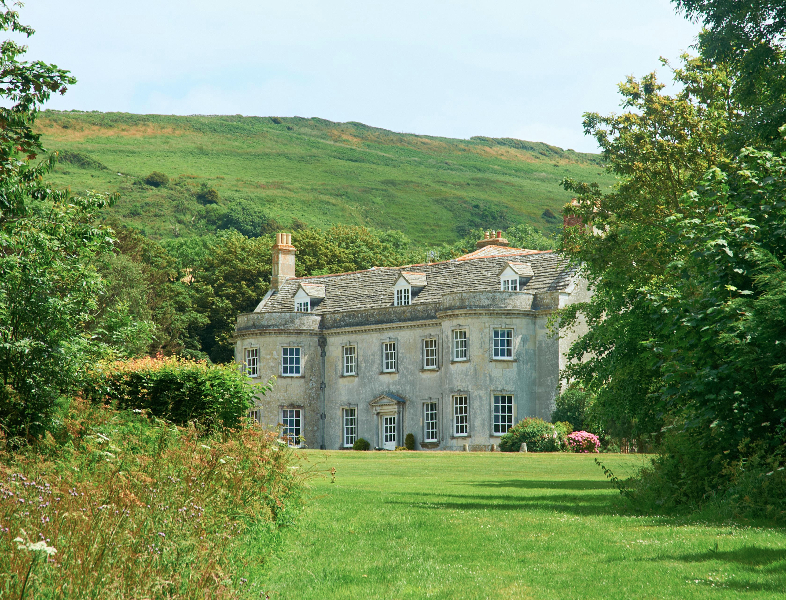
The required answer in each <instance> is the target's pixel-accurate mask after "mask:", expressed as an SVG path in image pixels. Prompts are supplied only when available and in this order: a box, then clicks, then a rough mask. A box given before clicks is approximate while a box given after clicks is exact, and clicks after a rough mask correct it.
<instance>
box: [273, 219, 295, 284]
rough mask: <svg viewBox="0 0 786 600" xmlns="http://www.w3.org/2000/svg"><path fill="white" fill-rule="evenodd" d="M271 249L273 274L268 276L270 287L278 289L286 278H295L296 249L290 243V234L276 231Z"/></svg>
mask: <svg viewBox="0 0 786 600" xmlns="http://www.w3.org/2000/svg"><path fill="white" fill-rule="evenodd" d="M272 251H273V252H272V253H273V273H272V275H273V276H272V277H271V278H270V289H271V290H275V291H278V290H280V289H281V286H282V285H283V284H284V282H285V281H286V280H287V279H294V278H295V252H296V250H295V247H294V246H293V245H292V234H291V233H277V234H276V243H275V245H274V246H273V248H272Z"/></svg>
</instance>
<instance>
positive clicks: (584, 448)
mask: <svg viewBox="0 0 786 600" xmlns="http://www.w3.org/2000/svg"><path fill="white" fill-rule="evenodd" d="M568 446H570V448H571V450H573V451H574V452H599V451H600V440H599V439H598V436H597V435H595V434H594V433H590V432H588V431H574V432H573V433H571V434H570V435H569V436H568Z"/></svg>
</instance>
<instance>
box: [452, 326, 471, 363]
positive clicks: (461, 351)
mask: <svg viewBox="0 0 786 600" xmlns="http://www.w3.org/2000/svg"><path fill="white" fill-rule="evenodd" d="M468 358H469V346H468V344H467V330H466V329H454V330H453V360H467V359H468Z"/></svg>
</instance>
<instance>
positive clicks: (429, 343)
mask: <svg viewBox="0 0 786 600" xmlns="http://www.w3.org/2000/svg"><path fill="white" fill-rule="evenodd" d="M438 349H439V344H438V343H437V338H425V339H424V340H423V369H424V370H428V371H436V370H437V369H438V368H439V350H438Z"/></svg>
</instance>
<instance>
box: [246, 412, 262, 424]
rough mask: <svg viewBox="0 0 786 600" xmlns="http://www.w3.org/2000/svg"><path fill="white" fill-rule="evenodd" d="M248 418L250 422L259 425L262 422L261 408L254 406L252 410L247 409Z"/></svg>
mask: <svg viewBox="0 0 786 600" xmlns="http://www.w3.org/2000/svg"><path fill="white" fill-rule="evenodd" d="M248 418H249V420H250V421H251V422H252V423H256V424H257V425H260V424H261V423H262V409H261V408H255V409H253V410H250V411H248Z"/></svg>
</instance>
